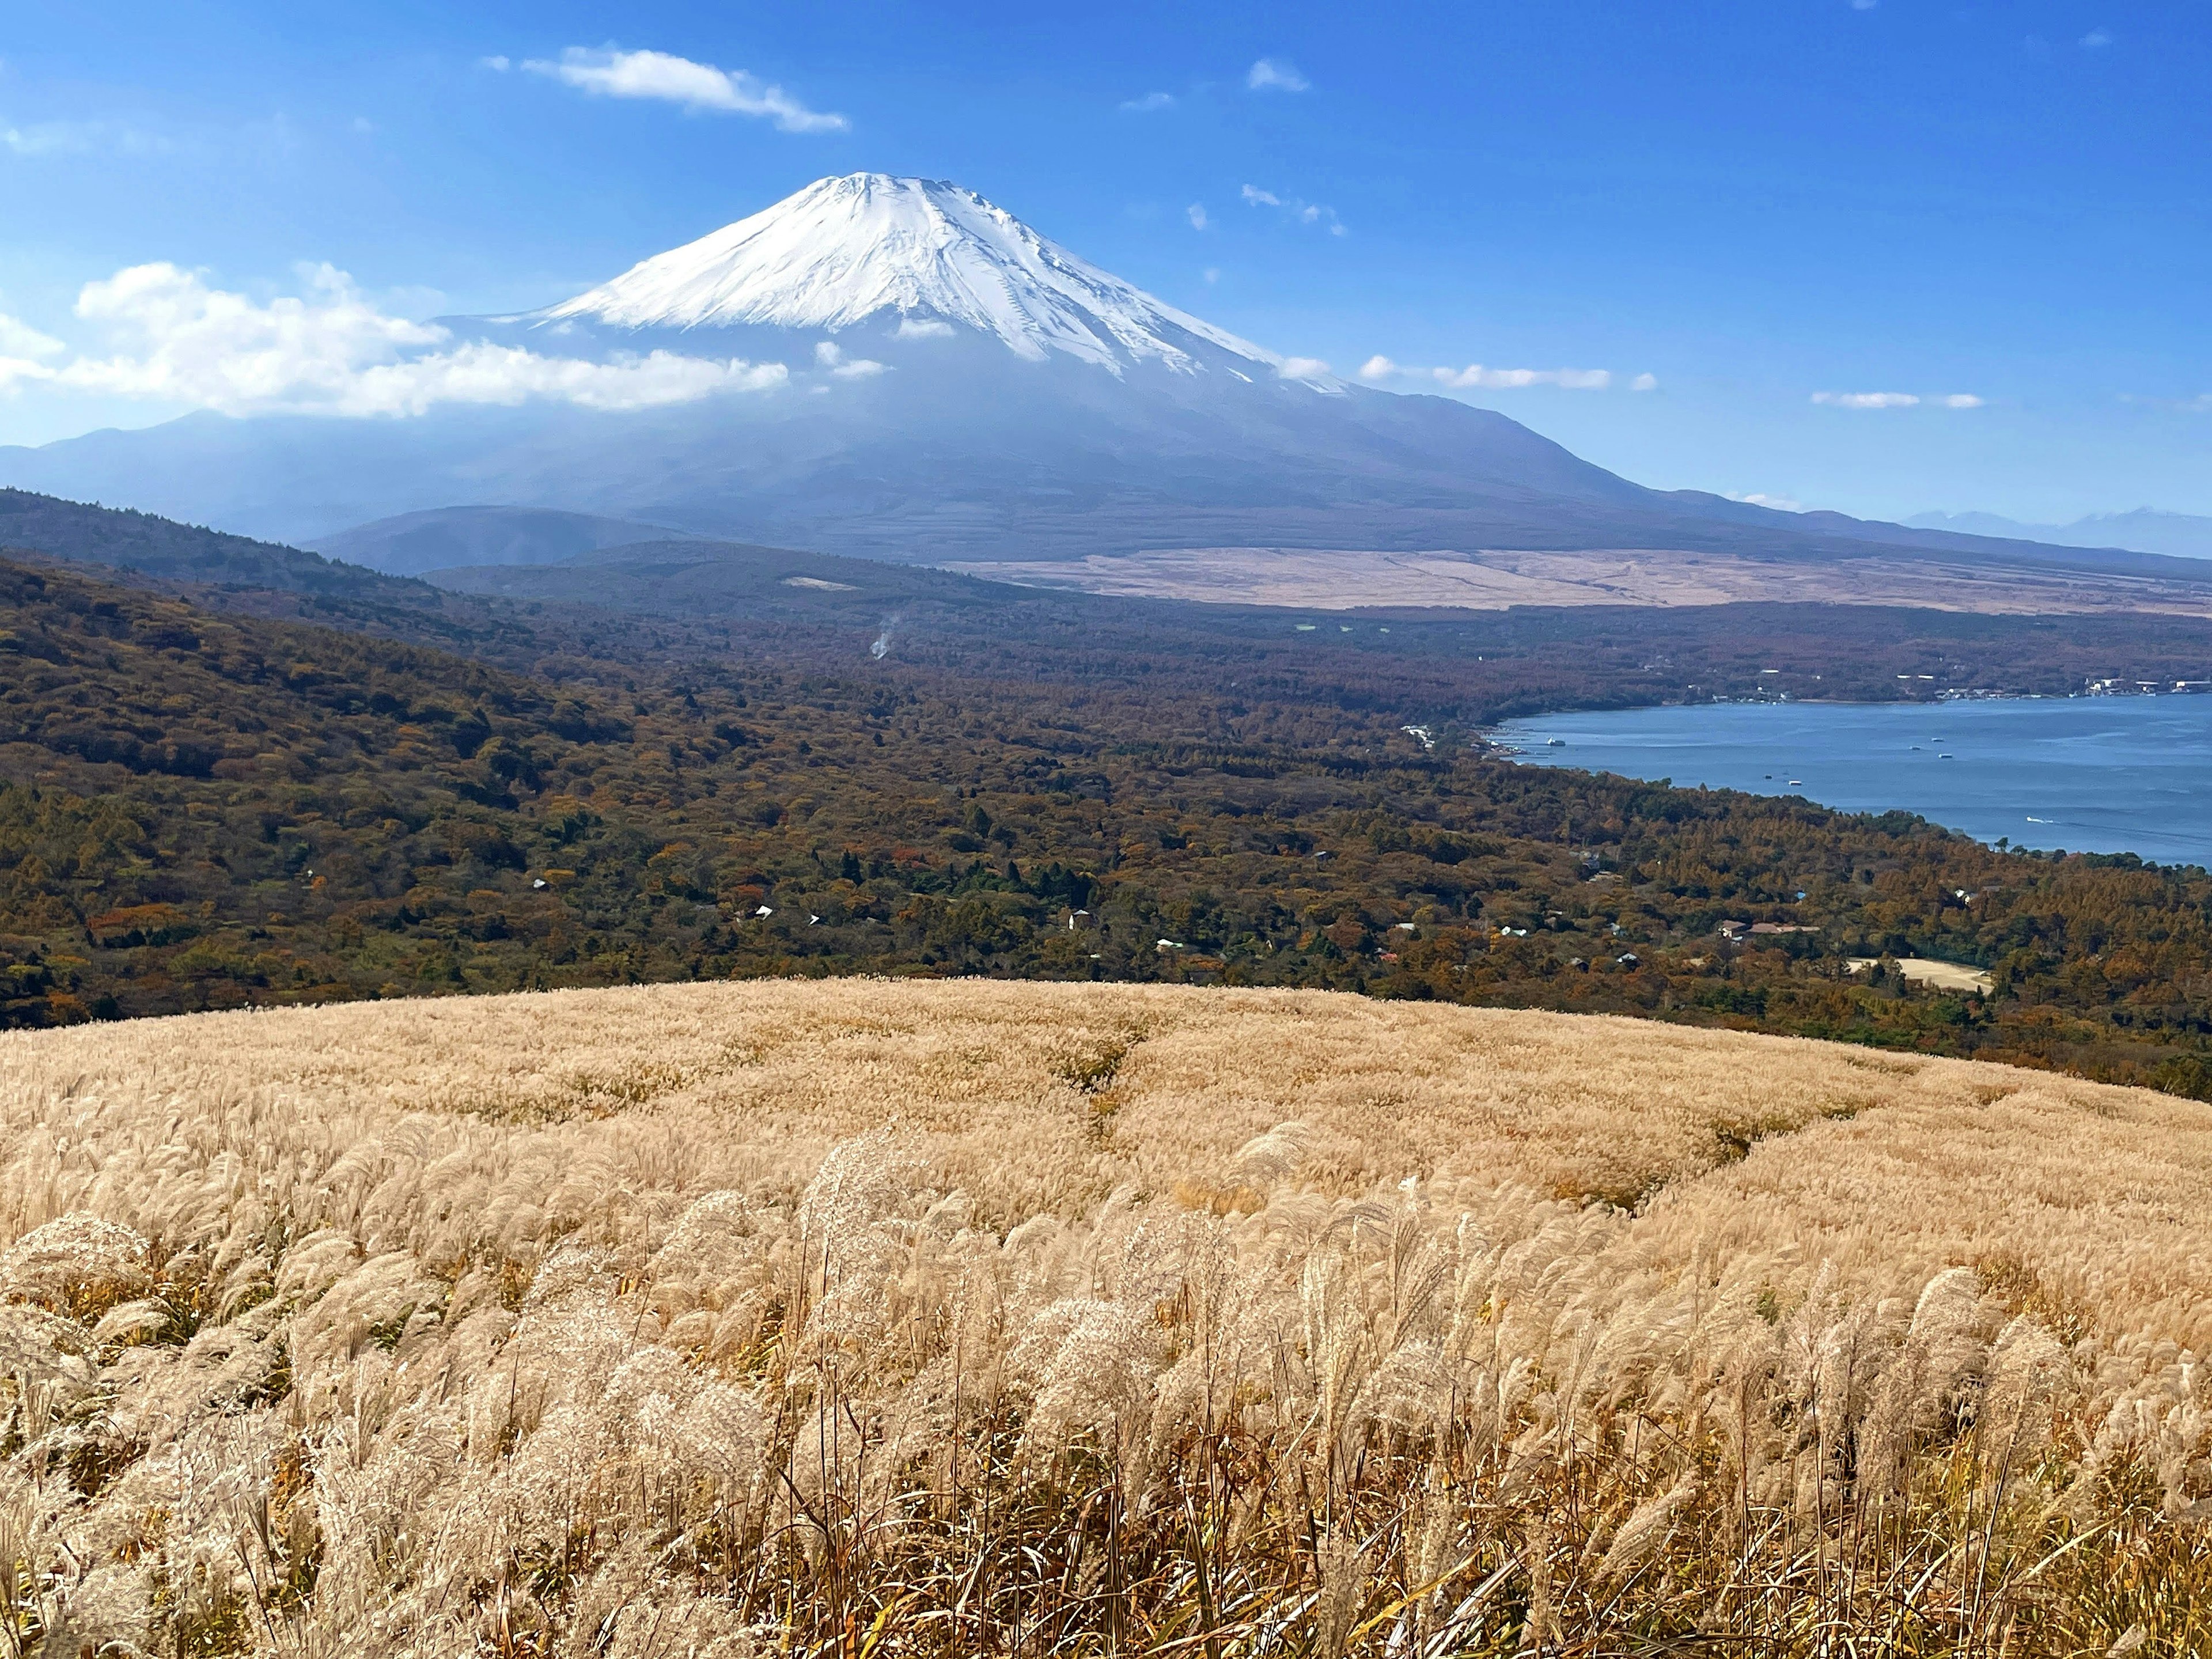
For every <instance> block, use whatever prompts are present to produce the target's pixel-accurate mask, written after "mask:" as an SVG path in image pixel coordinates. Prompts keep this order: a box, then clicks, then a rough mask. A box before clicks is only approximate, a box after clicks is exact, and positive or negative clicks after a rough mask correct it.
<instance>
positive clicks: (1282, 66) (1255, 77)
mask: <svg viewBox="0 0 2212 1659" xmlns="http://www.w3.org/2000/svg"><path fill="white" fill-rule="evenodd" d="M1244 84H1245V85H1246V86H1248V87H1249V88H1252V90H1253V91H1255V92H1304V91H1305V90H1306V89H1307V88H1309V87H1310V85H1311V84H1312V83H1311V82H1309V81H1308V80H1307V79H1306V77H1305V76H1303V75H1301V74H1299V73H1298V66H1297V64H1293V63H1292V62H1291V60H1290V59H1289V58H1261V60H1260V61H1259V62H1258V63H1256V64H1253V65H1252V68H1251V70H1250V71H1249V73H1247V74H1246V76H1244Z"/></svg>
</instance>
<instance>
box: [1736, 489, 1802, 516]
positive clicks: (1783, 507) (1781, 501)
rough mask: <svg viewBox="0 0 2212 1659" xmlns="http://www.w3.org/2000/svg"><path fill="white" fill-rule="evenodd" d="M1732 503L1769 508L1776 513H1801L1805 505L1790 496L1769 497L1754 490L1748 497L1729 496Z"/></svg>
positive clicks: (1763, 492) (1762, 492) (1760, 491)
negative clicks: (1737, 502)
mask: <svg viewBox="0 0 2212 1659" xmlns="http://www.w3.org/2000/svg"><path fill="white" fill-rule="evenodd" d="M1729 500H1730V501H1741V502H1743V503H1744V504H1745V505H1746V506H1747V507H1772V508H1773V509H1774V510H1775V511H1776V512H1777V513H1802V512H1803V511H1804V510H1805V503H1804V502H1802V501H1798V500H1797V499H1796V498H1795V497H1794V496H1790V495H1767V494H1766V493H1765V491H1763V490H1758V489H1754V490H1753V491H1752V492H1751V493H1750V494H1749V495H1730V496H1729Z"/></svg>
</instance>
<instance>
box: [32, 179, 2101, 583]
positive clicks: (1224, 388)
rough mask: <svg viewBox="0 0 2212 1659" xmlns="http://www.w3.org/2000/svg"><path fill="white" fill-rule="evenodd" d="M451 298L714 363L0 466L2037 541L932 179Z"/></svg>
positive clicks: (690, 502)
mask: <svg viewBox="0 0 2212 1659" xmlns="http://www.w3.org/2000/svg"><path fill="white" fill-rule="evenodd" d="M441 325H442V326H443V327H444V329H445V330H446V331H447V341H448V343H449V344H450V345H451V347H452V349H455V350H461V349H476V350H479V351H480V352H482V353H484V354H487V356H486V361H488V362H516V361H527V362H540V363H542V362H546V361H549V360H558V361H559V362H564V363H569V364H573V365H575V366H580V367H584V368H588V367H590V366H592V365H597V366H599V367H600V368H616V369H620V370H622V371H623V372H629V371H630V370H634V369H636V368H639V367H640V366H641V365H642V366H646V367H648V368H649V367H651V366H653V365H656V364H657V365H660V366H662V367H663V368H667V369H669V370H670V371H671V373H690V372H692V371H697V372H698V373H697V375H696V378H697V380H698V383H699V384H700V385H702V386H708V385H711V386H719V387H720V388H722V389H721V390H720V391H719V392H715V393H713V394H711V395H701V396H699V397H697V398H696V399H695V400H693V401H690V402H678V403H660V404H653V405H651V406H647V407H640V408H635V409H626V410H618V409H614V408H602V407H584V406H581V405H580V404H574V403H564V402H558V401H549V400H546V399H544V398H540V399H539V400H538V401H523V402H518V403H516V404H513V406H499V405H496V404H495V405H489V406H488V405H483V404H473V405H470V406H467V407H465V408H456V407H454V406H452V405H446V406H443V407H441V408H439V409H435V410H433V411H432V412H431V413H428V414H426V415H422V416H416V417H413V418H380V419H339V418H336V417H311V416H298V415H282V416H278V415H270V416H258V417H254V418H235V419H234V418H226V417H222V416H214V415H205V414H203V415H196V416H187V417H185V418H184V419H182V420H179V421H175V422H169V423H168V424H167V425H165V426H161V427H156V428H150V429H149V430H145V431H137V432H100V433H94V434H89V435H86V436H84V437H82V438H79V439H74V440H70V441H66V442H64V443H58V444H52V445H49V446H47V447H45V448H43V449H40V450H22V449H15V450H6V451H0V481H7V482H14V483H20V484H22V485H25V486H27V487H29V488H34V489H42V490H45V491H47V492H49V493H52V494H58V495H74V496H78V497H86V496H92V497H97V498H99V499H101V500H109V501H131V502H132V503H134V504H136V505H138V506H142V507H147V508H149V509H152V510H158V511H161V512H163V513H170V514H173V515H177V516H182V517H186V518H191V519H197V520H207V521H212V522H221V523H223V524H226V525H230V526H236V527H238V528H240V529H242V530H247V531H251V532H253V533H255V534H258V535H264V536H273V537H283V538H291V539H303V538H319V537H327V536H331V535H333V534H335V533H336V532H339V531H341V530H343V529H346V528H347V527H349V526H359V525H361V524H362V523H363V522H364V521H369V520H381V519H386V518H389V517H392V516H394V515H404V514H410V513H423V512H428V511H434V510H438V509H443V508H446V507H448V506H449V505H450V504H451V503H453V502H454V501H474V502H480V503H485V504H488V505H490V506H495V507H526V508H533V509H557V510H559V511H561V512H564V513H575V514H583V515H587V516H596V517H602V518H613V519H619V520H644V521H647V522H650V523H653V524H658V525H666V526H672V527H675V528H676V529H678V530H682V531H689V532H697V533H702V534H707V535H711V536H715V537H723V538H730V539H733V540H738V541H744V542H753V543H766V544H781V545H786V546H796V547H804V548H809V549H812V550H817V551H823V552H836V553H843V554H859V555H865V556H872V557H877V558H889V559H902V560H908V561H913V562H953V561H959V560H978V561H990V560H1011V559H1030V560H1034V559H1038V558H1048V559H1061V558H1080V557H1085V556H1090V555H1093V554H1098V553H1117V552H1127V551H1131V550H1138V549H1149V548H1179V547H1180V548H1191V547H1219V546H1242V547H1252V546H1291V547H1301V548H1322V549H1330V548H1334V549H1352V550H1358V549H1368V550H1423V549H1437V548H1443V549H1459V550H1476V549H1482V548H1512V549H1528V550H1582V549H1622V548H1628V549H1656V550H1695V551H1707V552H1729V553H1738V554H1749V555H1752V556H1758V557H1771V558H1804V559H1813V560H1817V561H1821V562H1832V561H1833V560H1835V559H1837V558H1838V557H1842V556H1848V555H1850V553H1851V552H1852V551H1854V550H1857V549H1862V548H1863V547H1865V546H1868V545H1877V544H1878V545H1881V546H1885V547H1905V548H1911V549H1920V550H1928V551H1930V552H1933V553H1939V554H1942V555H1944V556H1967V557H1981V556H1989V555H1990V552H1991V550H1992V546H1993V545H1994V546H1996V547H1998V548H1999V549H2001V550H2004V551H2003V554H2002V556H2005V557H2010V558H2021V557H2027V558H2034V557H2039V555H2035V554H2033V553H2024V552H2022V551H2021V548H2020V546H2019V544H1990V543H1988V542H1982V541H1977V540H1974V539H1972V538H1953V537H1947V536H1944V535H1943V534H1942V533H1941V532H1936V531H1929V530H1908V529H1902V528H1899V527H1898V526H1881V525H1868V524H1863V523H1861V522H1859V521H1857V520H1849V519H1845V518H1843V517H1842V516H1841V515H1810V514H1806V515H1801V514H1792V513H1778V512H1773V511H1771V510H1769V509H1766V508H1763V507H1751V506H1747V505H1745V504H1742V503H1739V502H1732V501H1723V500H1722V499H1721V498H1719V497H1717V496H1711V495H1702V494H1699V493H1696V492H1678V493H1667V492H1660V491H1656V490H1651V489H1644V488H1643V487H1642V486H1639V485H1638V484H1635V483H1630V482H1629V481H1627V480H1626V479H1623V478H1620V477H1616V476H1615V475H1613V473H1610V472H1608V471H1605V470H1604V469H1603V468H1601V467H1597V466H1594V465H1590V464H1589V463H1588V462H1586V461H1583V460H1582V459H1579V458H1577V457H1576V456H1574V455H1572V454H1571V453H1568V452H1567V451H1566V450H1565V449H1564V448H1562V447H1559V445H1557V444H1555V443H1553V442H1551V441H1549V440H1547V439H1545V438H1543V437H1541V436H1540V435H1537V434H1536V433H1534V432H1532V431H1530V430H1529V429H1528V428H1526V427H1523V426H1522V425H1520V424H1519V423H1518V422H1514V421H1511V420H1509V419H1507V418H1506V417H1505V416H1502V415H1499V414H1497V413H1495V412H1493V411H1491V410H1480V409H1475V408H1472V407H1470V406H1468V405H1467V404H1462V403H1459V402H1457V401H1455V400H1453V399H1449V398H1438V397H1433V396H1406V395H1399V394H1395V393H1389V392H1380V391H1376V390H1374V389H1372V388H1370V387H1366V386H1351V385H1347V384H1345V383H1343V382H1341V381H1339V380H1335V379H1334V378H1333V377H1331V376H1329V375H1328V374H1326V373H1325V372H1322V371H1321V370H1319V369H1318V368H1316V366H1315V365H1312V364H1310V363H1304V362H1299V361H1297V360H1295V359H1285V358H1280V357H1278V356H1275V355H1274V354H1273V353H1272V352H1270V351H1268V350H1267V349H1263V348H1262V347H1260V346H1257V345H1255V344H1252V343H1249V342H1248V341H1244V340H1242V339H1239V338H1238V337H1236V336H1235V335H1233V334H1231V333H1229V332H1227V331H1224V330H1221V329H1219V328H1217V327H1214V326H1213V325H1210V324H1208V323H1206V322H1204V321H1202V320H1201V319H1198V318H1195V317H1192V316H1190V315H1188V313H1183V312H1182V311H1180V310H1178V309H1176V307H1172V306H1170V305H1167V304H1165V303H1164V302H1163V301H1159V300H1158V299H1156V298H1154V297H1153V296H1152V295H1147V294H1145V293H1144V292H1142V291H1141V290H1139V289H1136V288H1134V287H1133V286H1132V285H1131V284H1129V283H1126V282H1123V281H1121V279H1120V278H1118V277H1115V276H1112V275H1111V274H1110V273H1108V272H1106V271H1103V270H1099V269H1098V268H1097V267H1096V266H1094V265H1091V264H1089V263H1087V262H1085V260H1083V259H1081V258H1079V257H1078V256H1077V255H1075V254H1073V253H1072V252H1068V251H1067V250H1066V249H1064V248H1061V247H1060V246H1057V245H1056V244H1054V243H1053V242H1051V241H1050V240H1048V239H1046V238H1044V237H1043V236H1042V235H1040V234H1037V233H1036V232H1035V231H1034V230H1032V229H1030V228H1029V227H1027V226H1025V225H1024V224H1023V223H1021V222H1020V221H1018V219H1016V218H1014V217H1013V216H1012V215H1011V214H1008V213H1006V211H1004V210H1001V209H1000V208H997V207H995V206H994V205H993V204H990V203H988V202H986V201H984V200H983V199H982V198H981V197H978V196H975V194H973V193H972V192H970V191H965V190H963V189H961V188H959V187H958V186H957V185H950V184H946V183H944V182H942V181H935V180H921V179H894V178H890V177H888V176H886V175H883V174H878V173H857V174H854V175H851V176H850V177H848V178H842V179H823V180H821V181H819V182H818V183H817V184H815V185H810V186H808V187H807V188H806V189H805V190H803V191H799V192H798V193H797V194H796V195H794V196H793V197H788V198H787V199H786V200H785V201H783V202H781V203H778V204H775V205H773V206H771V207H769V209H767V210H763V211H762V212H760V213H757V214H755V215H753V216H750V217H748V218H745V219H742V220H740V221H738V222H736V223H734V224H732V225H729V226H727V227H726V228H723V229H721V230H719V231H716V232H714V233H712V234H709V235H708V236H705V237H702V238H701V239H699V240H696V241H694V242H691V243H690V244H687V245H686V246H683V247H680V248H677V249H674V250H671V252H666V253H663V254H660V255H659V256H657V257H655V258H650V259H647V260H645V261H644V262H642V263H641V264H638V265H636V266H635V267H633V268H632V269H631V270H629V271H628V272H626V273H624V274H623V275H622V276H617V277H616V278H614V279H613V280H612V281H611V282H609V283H605V284H602V285H600V286H599V287H596V288H593V289H590V290H588V291H586V293H583V294H580V295H575V296H574V297H573V298H571V299H569V300H568V301H563V302H561V303H558V304H555V305H552V306H550V307H546V308H544V309H542V310H538V311H533V312H528V313H519V314H515V315H511V316H504V317H494V318H474V319H471V318H449V319H442V324H441ZM687 365H688V368H687V367H686V366H687ZM737 368H745V370H746V373H744V374H742V375H740V374H736V373H735V372H734V371H735V370H736V369H737ZM724 371H731V372H729V373H725V372H724ZM555 378H556V379H558V377H555ZM687 384H688V382H687ZM740 385H742V386H744V388H746V389H744V390H736V389H732V388H734V387H737V386H740ZM516 395H517V396H518V397H520V393H517V394H516ZM2007 549H2008V550H2007ZM2058 557H2060V558H2062V559H2063V560H2064V561H2066V562H2074V563H2083V562H2087V563H2099V562H2106V561H2108V560H2109V558H2110V557H2111V556H2108V555H2104V554H2095V553H2091V554H2072V553H2069V554H2064V555H2059V556H2058ZM2137 557H2139V556H2137ZM445 562H447V563H452V562H459V561H457V560H447V561H445ZM407 568H422V566H421V565H420V564H413V565H410V566H409V567H407Z"/></svg>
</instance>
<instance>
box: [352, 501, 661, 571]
mask: <svg viewBox="0 0 2212 1659" xmlns="http://www.w3.org/2000/svg"><path fill="white" fill-rule="evenodd" d="M682 534H683V532H680V531H671V530H669V529H667V528H665V526H659V525H650V524H635V523H632V522H631V521H629V520H626V519H602V518H596V517H594V516H592V514H590V513H562V512H558V511H556V510H555V509H552V508H550V507H435V508H433V509H431V510H430V511H428V512H425V513H401V514H399V515H398V517H397V518H391V519H379V520H375V521H374V522H373V523H370V524H363V525H356V526H354V527H353V528H352V529H350V530H342V531H340V532H338V533H337V535H335V536H325V537H323V538H320V539H319V540H318V541H316V542H314V543H313V544H311V545H310V549H309V550H310V551H313V552H315V553H319V554H321V555H323V556H325V557H327V558H332V559H343V560H344V561H346V562H348V563H350V564H358V565H366V566H368V568H370V569H372V570H380V571H383V572H384V573H385V574H387V575H393V576H419V575H421V574H422V573H423V572H425V571H427V570H451V569H456V568H460V567H463V566H466V565H483V564H499V565H527V564H550V563H552V562H554V561H555V560H556V559H565V558H568V557H570V556H573V555H575V554H578V553H591V552H596V551H598V550H599V549H601V548H608V547H627V546H629V545H630V544H634V543H637V542H658V541H666V540H668V539H669V538H671V536H676V537H680V536H681V535H682Z"/></svg>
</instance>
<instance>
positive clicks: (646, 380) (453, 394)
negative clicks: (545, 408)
mask: <svg viewBox="0 0 2212 1659" xmlns="http://www.w3.org/2000/svg"><path fill="white" fill-rule="evenodd" d="M305 275H306V277H307V292H306V293H305V294H304V295H295V296H288V297H285V298H281V299H276V300H272V301H270V302H269V303H268V304H266V305H263V304H260V303H258V302H257V301H254V300H252V299H251V298H249V297H248V296H246V295H242V294H232V293H228V292H225V291H224V290H222V289H216V288H211V287H210V286H209V285H208V283H206V281H205V280H204V278H203V277H201V276H199V275H198V273H197V272H194V271H189V270H182V269H180V268H179V267H178V266H176V265H173V264H167V263H166V262H164V263H159V264H144V265H133V266H131V267H129V268H128V269H126V270H118V272H116V273H115V275H114V276H111V277H108V278H106V280H105V281H102V282H94V283H86V284H85V286H84V289H83V291H82V293H80V294H79V295H78V296H77V302H76V315H77V317H78V319H80V320H81V321H82V322H84V323H85V324H87V325H89V326H90V327H91V328H92V329H94V331H97V332H98V333H99V334H100V336H101V337H103V339H104V342H105V345H106V350H107V352H108V355H106V356H76V357H72V358H70V359H69V360H68V361H67V362H53V361H33V360H30V359H15V358H12V357H11V358H10V359H9V363H10V365H12V366H13V368H14V372H12V373H11V374H9V375H8V377H7V378H8V379H9V380H36V381H41V382H45V383H46V384H49V385H52V386H56V387H58V388H64V389H69V390H75V391H82V392H100V393H104V394H106V395H108V396H112V397H119V398H143V399H147V400H150V401H155V402H160V403H167V404H186V405H189V406H191V407H194V408H200V409H212V410H219V411H221V412H222V413H224V414H231V415H246V414H259V413H274V412H286V413H295V414H317V415H354V416H407V415H420V414H422V413H423V412H424V411H426V410H429V409H432V408H435V407H436V406H438V405H440V404H520V403H526V402H529V401H531V400H532V399H538V398H543V399H546V400H550V401H555V402H562V403H570V404H580V405H582V406H584V407H586V408H591V409H638V408H645V407H648V406H650V405H653V404H671V403H688V402H690V401H693V400H695V399H696V398H705V397H709V396H712V395H714V394H715V393H717V392H737V391H763V390H766V389H768V388H769V387H773V386H781V384H783V382H784V381H785V380H787V379H788V377H789V375H788V371H787V369H786V368H784V366H783V365H782V364H781V363H749V362H744V361H743V360H742V359H738V358H732V359H727V360H717V359H714V358H707V357H687V356H679V355H678V354H676V353H673V352H669V351H653V352H651V353H648V354H647V355H646V356H620V357H616V358H613V359H610V360H608V361H605V362H593V361H588V360H586V359H582V358H574V357H548V356H540V355H538V353H536V352H532V351H528V350H525V349H522V348H520V347H517V346H501V345H495V344H491V343H488V342H483V341H456V340H455V339H453V336H452V335H451V333H450V332H449V331H447V329H445V328H442V327H441V326H439V325H436V324H435V323H417V322H411V321H410V320H408V319H405V318H400V317H393V316H390V315H387V314H386V313H384V312H383V311H382V310H380V308H379V307H377V306H376V305H375V304H374V303H372V302H371V301H369V300H368V299H367V298H366V297H364V296H363V295H362V293H361V291H360V290H359V289H357V288H356V287H355V285H354V283H353V281H352V279H351V278H350V277H349V276H347V275H346V274H345V273H344V272H343V271H341V270H334V269H332V268H331V266H329V265H318V266H314V267H313V268H311V269H309V270H307V272H306V273H305ZM16 326H17V327H18V328H20V327H21V325H16ZM29 333H30V335H31V336H32V338H31V340H30V342H29V343H31V344H33V346H38V345H39V344H40V342H42V341H45V339H46V337H44V336H42V335H39V334H38V333H37V331H35V330H33V331H29ZM47 344H57V343H52V342H47ZM57 355H58V354H57V353H55V352H53V351H48V350H45V349H40V351H39V352H38V356H39V357H40V358H46V359H51V358H52V357H54V356H57Z"/></svg>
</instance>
